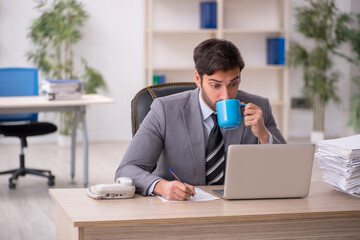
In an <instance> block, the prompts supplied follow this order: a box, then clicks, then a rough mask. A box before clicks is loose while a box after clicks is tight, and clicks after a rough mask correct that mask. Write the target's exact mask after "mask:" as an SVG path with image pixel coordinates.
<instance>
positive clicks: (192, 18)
mask: <svg viewBox="0 0 360 240" xmlns="http://www.w3.org/2000/svg"><path fill="white" fill-rule="evenodd" d="M201 2H202V0H182V1H178V0H145V15H146V16H145V32H146V34H145V44H146V46H145V52H146V53H145V56H146V57H145V61H146V62H145V67H146V69H145V71H146V83H145V84H146V85H151V84H152V79H153V76H154V75H165V77H166V82H183V81H194V71H195V68H194V62H193V56H192V55H193V49H194V48H195V47H196V46H197V45H198V44H199V43H200V42H201V41H203V40H205V39H208V38H212V37H217V38H223V39H228V40H230V41H232V42H233V43H234V44H235V45H236V46H237V47H238V48H239V50H240V52H241V54H242V56H243V58H244V61H245V68H244V70H243V71H242V75H241V79H242V80H241V84H240V89H242V90H244V91H248V92H251V93H254V94H258V95H261V96H264V97H267V98H269V99H270V103H271V106H272V110H273V114H274V116H275V119H276V122H277V124H278V127H279V128H280V130H281V131H282V133H283V135H284V137H285V138H286V137H287V127H288V108H289V104H288V102H289V100H288V98H289V97H288V69H287V67H286V66H282V65H267V64H266V53H267V51H266V39H267V38H269V37H283V38H285V46H286V48H287V46H288V44H287V39H288V0H216V2H217V28H216V29H200V3H201Z"/></svg>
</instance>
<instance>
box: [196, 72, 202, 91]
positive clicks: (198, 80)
mask: <svg viewBox="0 0 360 240" xmlns="http://www.w3.org/2000/svg"><path fill="white" fill-rule="evenodd" d="M195 84H196V86H198V87H199V88H200V87H201V77H200V75H199V73H198V72H197V71H195Z"/></svg>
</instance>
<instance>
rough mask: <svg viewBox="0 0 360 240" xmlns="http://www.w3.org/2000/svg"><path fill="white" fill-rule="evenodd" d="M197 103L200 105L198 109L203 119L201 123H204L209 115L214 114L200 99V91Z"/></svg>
mask: <svg viewBox="0 0 360 240" xmlns="http://www.w3.org/2000/svg"><path fill="white" fill-rule="evenodd" d="M199 103H200V109H201V114H202V117H203V121H205V120H206V119H208V118H209V117H210V115H211V114H213V113H215V112H214V111H213V110H212V109H211V108H209V107H208V105H206V104H205V103H204V101H203V99H202V97H201V90H200V91H199Z"/></svg>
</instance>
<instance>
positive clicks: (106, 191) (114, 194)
mask: <svg viewBox="0 0 360 240" xmlns="http://www.w3.org/2000/svg"><path fill="white" fill-rule="evenodd" d="M87 194H88V196H89V197H91V198H95V199H97V200H100V199H102V198H132V197H134V195H135V186H134V184H133V181H132V179H131V178H128V177H119V178H118V179H116V183H112V184H97V185H94V186H91V187H89V188H88V189H87Z"/></svg>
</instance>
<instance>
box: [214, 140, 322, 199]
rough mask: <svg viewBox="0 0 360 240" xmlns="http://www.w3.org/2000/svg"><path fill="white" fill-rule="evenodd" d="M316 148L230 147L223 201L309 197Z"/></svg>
mask: <svg viewBox="0 0 360 240" xmlns="http://www.w3.org/2000/svg"><path fill="white" fill-rule="evenodd" d="M314 151H315V145H314V144H266V145H263V144H257V145H244V144H242V145H230V146H229V148H228V151H227V160H226V174H225V183H224V189H223V190H213V191H214V192H215V193H216V194H217V195H219V196H221V197H222V198H224V199H262V198H301V197H306V196H307V195H308V194H309V188H310V180H311V172H312V167H313V159H314Z"/></svg>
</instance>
